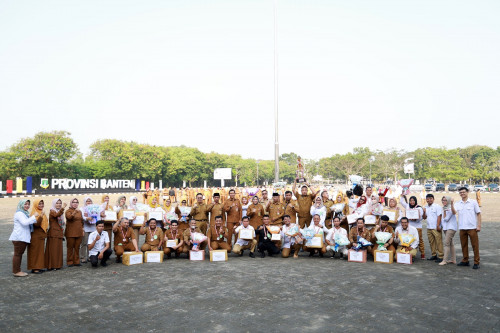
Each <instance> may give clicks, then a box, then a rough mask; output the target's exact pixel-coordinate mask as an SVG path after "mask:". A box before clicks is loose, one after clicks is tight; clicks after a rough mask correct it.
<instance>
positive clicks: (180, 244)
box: [163, 220, 187, 258]
mask: <svg viewBox="0 0 500 333" xmlns="http://www.w3.org/2000/svg"><path fill="white" fill-rule="evenodd" d="M164 235H165V238H164V239H163V244H164V245H163V253H164V254H166V255H167V258H171V257H172V252H174V251H175V257H176V258H179V256H180V255H181V253H187V250H186V251H185V252H184V251H183V250H184V238H183V237H182V232H181V231H180V230H179V221H177V220H171V221H170V229H168V230H166V231H165V234H164ZM175 239H177V245H175V246H172V247H167V241H168V240H175Z"/></svg>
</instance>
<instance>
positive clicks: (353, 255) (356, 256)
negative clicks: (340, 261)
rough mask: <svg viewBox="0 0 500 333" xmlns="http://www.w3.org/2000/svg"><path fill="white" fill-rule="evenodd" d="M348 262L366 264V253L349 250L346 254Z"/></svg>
mask: <svg viewBox="0 0 500 333" xmlns="http://www.w3.org/2000/svg"><path fill="white" fill-rule="evenodd" d="M348 261H354V262H363V263H365V262H366V251H364V250H362V251H354V250H349V252H348Z"/></svg>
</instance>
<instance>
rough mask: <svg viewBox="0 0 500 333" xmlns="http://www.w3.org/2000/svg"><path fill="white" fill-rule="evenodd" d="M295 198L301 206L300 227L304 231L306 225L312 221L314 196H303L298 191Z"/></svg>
mask: <svg viewBox="0 0 500 333" xmlns="http://www.w3.org/2000/svg"><path fill="white" fill-rule="evenodd" d="M295 197H296V198H297V203H298V204H299V211H298V215H299V226H300V227H301V228H302V229H303V228H304V227H305V225H306V223H309V222H310V221H311V220H312V216H311V206H312V205H313V201H314V194H306V195H302V194H300V193H299V192H298V191H295Z"/></svg>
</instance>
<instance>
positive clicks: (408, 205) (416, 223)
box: [400, 195, 425, 259]
mask: <svg viewBox="0 0 500 333" xmlns="http://www.w3.org/2000/svg"><path fill="white" fill-rule="evenodd" d="M400 203H401V205H402V206H403V208H404V209H405V210H406V214H408V210H410V209H416V210H418V216H419V218H418V219H408V221H409V222H410V225H411V226H412V227H414V228H416V229H417V231H418V248H419V250H420V258H421V259H425V245H424V238H423V237H422V216H423V215H424V210H423V208H422V207H421V206H420V205H418V203H417V197H416V196H411V197H410V200H409V201H408V202H407V199H406V195H404V196H402V197H401V199H400Z"/></svg>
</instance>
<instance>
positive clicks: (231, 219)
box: [224, 189, 242, 246]
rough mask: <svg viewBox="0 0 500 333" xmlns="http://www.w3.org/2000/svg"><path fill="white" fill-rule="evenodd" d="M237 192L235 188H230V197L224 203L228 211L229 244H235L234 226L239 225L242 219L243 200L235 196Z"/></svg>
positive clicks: (225, 210)
mask: <svg viewBox="0 0 500 333" xmlns="http://www.w3.org/2000/svg"><path fill="white" fill-rule="evenodd" d="M235 196H236V192H235V191H234V189H230V190H229V199H228V200H226V202H225V203H224V212H226V213H227V229H228V234H227V243H228V244H229V246H232V244H233V233H234V226H235V225H239V223H240V221H241V218H242V216H241V202H240V201H239V200H236V198H235Z"/></svg>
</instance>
